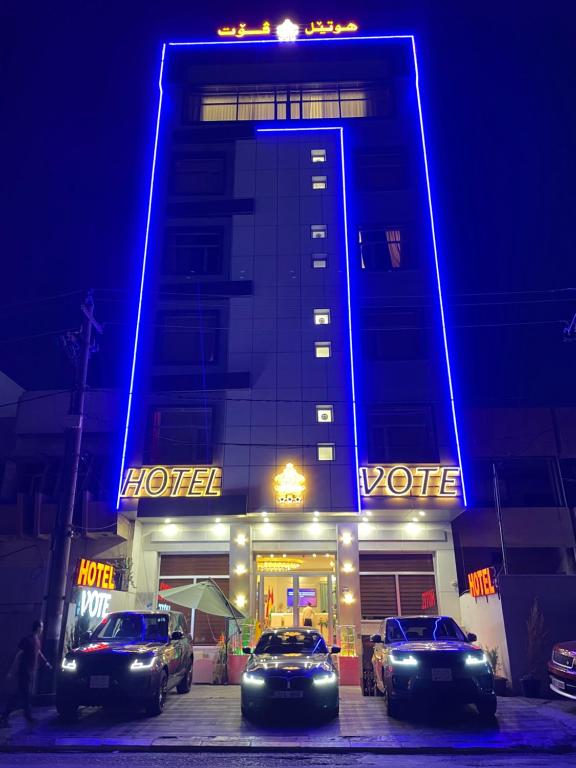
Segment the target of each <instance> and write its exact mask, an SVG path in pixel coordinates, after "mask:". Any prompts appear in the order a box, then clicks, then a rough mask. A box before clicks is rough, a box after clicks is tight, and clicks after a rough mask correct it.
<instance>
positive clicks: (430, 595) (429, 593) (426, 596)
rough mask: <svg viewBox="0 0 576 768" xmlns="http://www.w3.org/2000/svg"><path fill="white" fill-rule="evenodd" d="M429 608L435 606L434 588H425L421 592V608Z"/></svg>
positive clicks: (424, 609) (425, 609)
mask: <svg viewBox="0 0 576 768" xmlns="http://www.w3.org/2000/svg"><path fill="white" fill-rule="evenodd" d="M430 608H436V590H435V589H427V590H426V591H425V592H422V605H421V609H422V610H423V611H427V610H429V609H430Z"/></svg>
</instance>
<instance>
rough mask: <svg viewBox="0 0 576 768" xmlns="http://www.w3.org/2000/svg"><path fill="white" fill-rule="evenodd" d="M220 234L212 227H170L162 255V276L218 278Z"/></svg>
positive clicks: (219, 271) (220, 265) (222, 234)
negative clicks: (206, 276)
mask: <svg viewBox="0 0 576 768" xmlns="http://www.w3.org/2000/svg"><path fill="white" fill-rule="evenodd" d="M223 241H224V233H223V231H222V230H221V229H218V228H212V227H170V228H168V229H167V230H166V235H165V241H164V255H163V272H164V274H165V275H182V276H185V275H218V274H220V273H221V272H222V261H223V258H222V256H223Z"/></svg>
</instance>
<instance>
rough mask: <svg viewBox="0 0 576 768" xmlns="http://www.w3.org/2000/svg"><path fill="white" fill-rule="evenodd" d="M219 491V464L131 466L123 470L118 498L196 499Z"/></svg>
mask: <svg viewBox="0 0 576 768" xmlns="http://www.w3.org/2000/svg"><path fill="white" fill-rule="evenodd" d="M221 494H222V469H221V468H220V467H165V466H163V465H156V466H150V467H130V468H129V469H128V470H127V471H126V475H125V477H124V483H123V484H122V491H121V492H120V498H122V499H142V498H151V499H157V498H160V497H170V498H175V497H182V496H185V497H187V498H198V497H212V496H220V495H221Z"/></svg>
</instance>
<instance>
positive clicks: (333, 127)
mask: <svg viewBox="0 0 576 768" xmlns="http://www.w3.org/2000/svg"><path fill="white" fill-rule="evenodd" d="M302 131H338V132H339V133H340V162H341V167H342V209H343V222H344V256H345V263H346V300H347V305H348V307H347V310H348V341H349V346H350V386H351V392H352V427H353V432H354V462H355V469H356V475H355V480H354V482H355V487H356V504H357V507H358V514H361V513H362V497H361V494H360V461H359V458H358V423H357V417H356V380H355V378H356V374H355V371H354V344H353V341H352V296H351V292H350V251H349V248H348V203H347V198H346V170H345V167H344V166H345V163H344V128H343V126H341V125H322V126H317V127H316V128H314V127H312V126H310V127H308V126H304V127H302V128H288V127H286V128H257V129H256V132H257V133H280V132H283V133H286V132H302Z"/></svg>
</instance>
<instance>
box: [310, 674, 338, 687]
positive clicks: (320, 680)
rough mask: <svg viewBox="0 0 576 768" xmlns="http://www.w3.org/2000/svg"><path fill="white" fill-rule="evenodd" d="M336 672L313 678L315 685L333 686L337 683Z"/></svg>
mask: <svg viewBox="0 0 576 768" xmlns="http://www.w3.org/2000/svg"><path fill="white" fill-rule="evenodd" d="M337 679H338V678H337V676H336V672H330V673H329V674H327V675H317V676H316V677H314V678H313V680H314V685H331V684H334V683H335V682H336V681H337Z"/></svg>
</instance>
